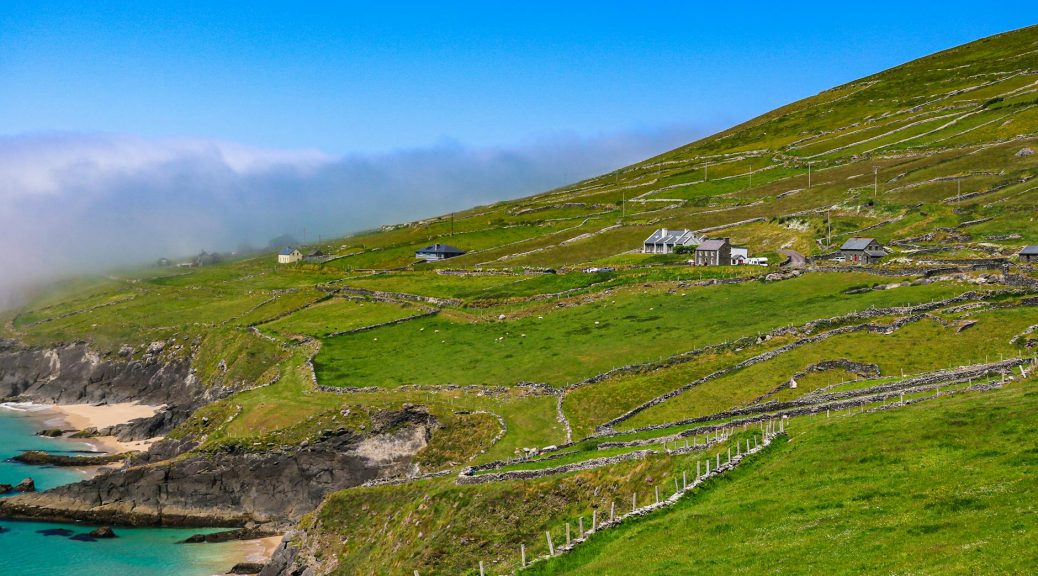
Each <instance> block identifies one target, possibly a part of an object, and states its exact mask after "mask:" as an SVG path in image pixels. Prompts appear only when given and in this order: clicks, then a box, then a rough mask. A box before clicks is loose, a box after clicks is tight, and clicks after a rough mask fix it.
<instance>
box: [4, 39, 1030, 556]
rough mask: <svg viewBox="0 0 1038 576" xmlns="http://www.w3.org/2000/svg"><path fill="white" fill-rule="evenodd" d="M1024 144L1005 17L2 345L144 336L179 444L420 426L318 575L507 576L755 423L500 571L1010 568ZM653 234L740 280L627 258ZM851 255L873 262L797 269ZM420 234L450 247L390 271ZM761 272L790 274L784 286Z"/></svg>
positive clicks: (1026, 367)
mask: <svg viewBox="0 0 1038 576" xmlns="http://www.w3.org/2000/svg"><path fill="white" fill-rule="evenodd" d="M1035 150H1038V27H1031V28H1026V29H1022V30H1018V31H1014V32H1009V33H1006V34H1002V35H998V36H994V37H991V38H986V39H983V40H979V41H977V42H973V43H971V44H967V45H964V46H960V47H957V48H953V49H950V50H947V51H944V52H941V53H938V54H934V55H932V56H928V57H926V58H922V59H919V60H916V61H913V62H910V63H907V64H904V65H902V66H899V67H897V68H893V69H891V70H887V71H884V72H881V73H878V74H875V75H873V76H869V77H867V78H863V79H861V80H857V81H855V82H852V83H849V84H846V85H843V86H839V87H836V88H833V89H831V90H827V91H825V92H823V93H821V94H818V95H816V96H813V97H811V98H807V99H805V100H802V101H800V102H796V103H793V104H790V105H788V106H785V107H782V108H780V109H778V110H775V111H773V112H770V113H768V114H765V115H763V116H761V117H759V118H755V119H753V120H751V121H749V122H746V123H744V124H741V125H739V126H735V127H733V128H731V129H729V130H726V131H724V132H721V133H719V134H716V135H714V136H711V137H708V138H705V139H703V140H700V141H697V142H694V143H691V144H689V145H687V146H683V147H681V148H678V149H676V150H672V151H670V152H667V153H665V154H662V155H660V156H658V157H655V158H651V159H648V160H646V161H644V162H641V163H638V164H635V165H632V166H628V167H625V168H622V169H619V170H616V171H615V172H612V173H609V174H604V175H601V176H598V177H595V178H590V179H588V180H585V181H582V182H577V183H574V184H572V185H569V186H565V187H562V188H559V189H556V190H551V191H548V192H545V193H543V194H538V195H535V196H531V197H528V198H522V199H517V200H509V201H504V202H499V203H496V204H493V205H490V206H480V207H475V208H472V209H470V210H467V211H464V212H459V213H456V214H454V215H451V216H442V217H437V218H430V219H427V220H423V221H418V222H411V223H406V224H400V225H395V226H387V227H384V228H382V229H380V230H377V231H370V232H365V233H361V234H357V235H353V236H349V237H345V238H341V239H336V240H333V241H328V242H325V243H323V244H322V245H320V246H307V247H305V249H304V252H309V251H311V250H313V249H315V248H320V250H322V251H323V252H324V253H326V254H328V255H329V257H328V258H326V259H324V260H323V261H321V262H298V263H294V264H286V265H279V264H276V258H275V256H274V255H273V254H262V255H259V256H251V257H248V258H240V259H232V260H230V261H227V262H224V263H220V264H215V265H211V266H205V267H200V268H189V269H178V268H149V269H139V270H132V271H121V272H118V273H113V274H109V275H103V276H101V275H99V276H97V277H95V278H80V279H76V280H74V281H68V282H64V283H60V284H57V285H55V286H53V287H51V288H50V289H48V290H47V291H45V292H42V293H40V294H38V295H36V296H35V297H34V299H33V300H32V301H31V302H29V303H28V304H26V305H25V306H23V307H22V308H21V309H19V310H14V311H10V312H7V313H4V314H3V316H0V320H2V329H0V336H2V337H4V338H10V339H14V340H17V341H19V342H22V343H25V344H29V345H33V346H41V347H43V346H55V345H58V344H61V343H72V342H87V343H89V345H90V346H91V347H92V349H93V350H95V351H96V352H97V353H98V354H100V355H101V356H102V357H108V358H130V359H134V358H141V357H143V355H144V354H145V352H146V351H147V349H148V347H149V346H150V345H151V344H152V343H153V342H164V343H165V346H163V347H162V352H161V355H160V357H161V358H162V359H164V360H173V359H177V358H184V359H190V361H191V362H192V366H193V367H194V368H195V370H196V373H197V375H198V377H199V378H200V379H201V380H202V381H203V382H206V383H207V384H208V385H210V386H213V387H220V388H221V389H231V390H232V391H233V390H237V392H234V393H233V394H231V395H229V396H225V397H223V398H222V399H219V400H216V401H213V402H211V403H210V404H208V405H206V406H204V407H202V408H200V409H199V410H198V411H196V412H195V413H194V414H193V415H192V416H191V417H190V418H189V419H187V421H185V422H183V423H182V424H180V425H179V426H178V427H177V428H176V429H175V430H173V431H172V432H171V433H170V435H171V436H173V437H178V438H191V439H195V440H198V441H199V442H200V445H199V447H198V448H196V449H195V450H196V451H198V452H202V453H209V452H214V451H217V449H219V448H222V447H225V446H228V445H233V446H238V447H245V448H243V449H249V450H269V449H273V448H274V447H276V446H291V445H295V444H298V443H299V442H301V441H304V440H308V439H313V438H315V437H316V436H317V435H318V434H319V433H320V429H321V420H322V419H323V418H332V419H335V418H337V416H336V414H338V413H340V411H342V410H343V409H344V408H347V407H364V408H382V407H399V406H400V405H402V404H405V403H413V404H420V405H424V406H427V407H428V408H429V410H430V412H431V413H432V414H433V415H434V416H435V417H436V418H437V419H438V421H439V423H440V427H439V428H438V429H437V431H436V432H435V433H434V437H433V439H432V441H431V442H430V445H429V447H428V448H426V449H425V452H424V453H423V454H422V455H421V456H420V462H419V464H420V467H421V470H420V471H421V472H422V473H432V472H440V471H445V470H448V471H449V473H448V474H446V475H442V476H436V477H431V478H426V479H420V480H414V481H404V482H403V483H401V484H393V485H387V486H374V487H358V488H353V489H349V490H345V491H342V492H338V493H335V494H332V495H330V496H328V497H327V498H326V500H325V504H324V505H323V506H322V507H321V508H320V509H319V510H317V511H315V512H314V513H313V514H311V515H310V516H308V517H307V518H306V519H304V521H303V523H302V527H303V528H305V530H306V535H305V537H303V538H301V539H300V540H299V543H298V544H297V545H298V546H300V549H301V550H302V551H303V557H305V559H306V560H307V561H309V562H311V563H312V564H313V565H314V566H317V567H319V569H320V570H321V571H323V572H326V573H335V574H371V573H380V574H401V575H407V576H410V575H412V574H413V573H414V571H416V570H417V571H418V572H419V573H420V574H422V575H423V576H425V575H430V574H466V573H468V574H478V573H479V568H478V564H479V562H481V561H482V562H484V563H485V570H486V573H488V574H490V573H492V574H505V573H512V572H515V571H519V570H521V568H522V566H521V563H522V562H521V556H520V550H521V546H525V549H526V552H527V555H528V559H530V560H532V559H534V558H537V557H541V556H546V555H547V554H548V547H547V542H546V536H545V532H549V533H551V534H553V538H554V539H555V540H554V544H555V545H556V546H560V545H561V543H562V542H564V541H565V532H564V531H565V526H566V524H567V523H569V524H570V530H571V531H572V532H573V534H574V535H575V534H576V531H577V530H578V526H579V522H580V521H583V522H584V523H586V524H587V526H588V527H590V522H591V518H592V514H595V515H596V518H598V517H603V518H604V517H605V515H606V514H607V513H608V511H609V509H610V507H611V506H613V505H614V502H622V503H623V506H626V508H625V509H624V510H623V512H624V513H626V512H629V511H630V508H631V506H630V498H631V497H632V494H641V495H642V497H643V498H645V500H644V501H643V502H644V504H648V503H650V500H649V499H650V498H654V494H655V490H656V489H659V490H661V491H662V492H663V497H664V498H666V497H667V496H669V495H670V494H672V493H674V490H675V484H674V482H675V481H676V480H677V479H678V478H679V477H681V474H682V472H684V473H685V474H686V475H687V474H689V473H692V472H694V470H695V468H696V466H697V463H701V462H703V461H705V460H709V459H713V461H714V462H715V464H714V466H716V465H717V463H719V462H726V461H727V457H728V453H729V452H728V451H729V449H731V450H733V451H734V453H735V454H737V455H738V454H740V453H741V451H742V450H743V449H744V448H745V446H746V442H747V441H748V440H749V441H751V442H752V441H754V440H755V439H757V438H759V437H760V434H759V426H760V425H761V422H762V421H764V420H770V419H774V418H781V416H783V415H785V416H788V418H787V419H786V424H785V426H786V427H788V436H778V437H777V438H776V439H775V440H774V443H773V444H771V445H769V446H768V447H767V448H766V449H763V450H761V451H760V452H755V453H754V454H753V455H752V456H750V457H747V458H746V459H745V461H742V460H740V461H739V462H740V464H739V465H738V466H736V467H735V468H734V470H732V471H731V472H728V473H726V474H725V475H723V476H718V477H716V478H712V479H710V480H708V481H706V482H705V483H704V484H703V486H702V487H700V488H697V489H696V490H693V491H691V492H690V493H689V494H687V495H686V496H685V497H683V498H682V499H680V500H678V501H677V503H675V505H674V506H671V507H667V508H666V509H663V510H659V511H655V512H652V513H651V514H647V515H645V516H643V517H641V518H640V519H636V520H631V521H625V522H623V523H620V524H619V525H617V526H614V527H610V528H609V529H607V530H602V531H600V532H598V533H596V534H594V535H593V536H592V537H591V538H589V540H588V541H587V542H585V543H583V544H579V545H577V546H575V547H574V549H573V551H572V552H570V553H568V554H565V555H562V556H559V557H558V558H554V559H551V560H542V561H539V562H538V563H536V564H535V565H534V566H533V567H531V568H528V569H527V571H526V572H523V573H530V574H634V573H637V574H685V573H710V574H715V573H716V574H728V573H746V574H758V573H795V574H800V573H817V574H823V573H824V574H829V573H841V574H843V573H846V574H851V573H855V574H857V573H880V572H882V573H898V574H921V573H926V574H932V573H998V574H1025V573H1028V572H1029V571H1030V570H1031V569H1032V567H1033V566H1035V565H1038V552H1036V550H1038V546H1036V545H1035V544H1038V542H1036V540H1035V538H1036V537H1035V534H1036V526H1035V520H1034V518H1035V516H1034V512H1035V511H1034V504H1033V502H1035V501H1038V490H1036V486H1035V481H1034V478H1035V472H1036V467H1038V461H1036V460H1035V444H1034V440H1033V437H1034V435H1033V430H1034V428H1035V426H1036V425H1038V413H1036V411H1035V408H1036V402H1038V396H1036V394H1038V392H1036V388H1035V383H1034V377H1033V374H1032V372H1030V370H1031V366H1032V365H1031V364H1030V361H1032V359H1033V358H1034V357H1035V352H1034V350H1035V346H1036V345H1038V332H1036V331H1035V327H1036V326H1038V306H1036V304H1038V298H1035V296H1038V268H1035V267H1034V266H1032V265H1031V264H1030V263H1028V262H1024V261H1021V259H1020V258H1019V257H1018V256H1017V252H1018V251H1019V250H1020V249H1021V248H1022V247H1023V246H1024V245H1026V244H1038V225H1036V224H1035V222H1034V219H1035V217H1036V216H1038V181H1033V180H1034V178H1035V176H1036V175H1038V155H1036V154H1034V151H1035ZM659 228H669V229H684V228H687V229H691V230H695V231H699V232H701V233H702V234H704V235H707V236H710V237H728V238H730V239H731V241H732V243H733V244H736V245H739V246H745V247H747V248H748V249H749V252H750V255H751V256H763V257H767V258H768V259H769V263H770V266H767V267H760V266H716V267H704V266H689V265H688V264H687V261H688V259H689V256H688V255H680V254H666V255H664V254H642V253H641V246H642V242H643V241H644V239H645V238H646V237H648V236H649V235H650V234H651V233H652V232H653V231H654V230H656V229H659ZM858 236H868V237H875V238H876V239H877V240H878V241H879V242H880V243H881V244H883V245H884V246H885V247H886V248H887V249H888V251H889V253H890V254H889V256H887V257H885V258H883V259H882V261H881V262H880V263H878V264H871V265H861V266H851V265H850V264H849V263H847V262H841V261H838V260H835V259H831V258H829V257H828V256H831V255H833V253H834V252H835V251H836V250H837V249H838V248H839V247H840V245H841V244H843V242H844V241H846V240H847V239H849V238H851V237H858ZM435 242H442V243H447V244H450V245H453V246H457V247H459V248H461V249H463V250H465V251H466V254H464V255H462V256H459V257H457V258H452V259H448V260H445V261H441V262H435V263H424V262H423V263H419V262H417V261H416V260H415V254H414V253H415V251H416V250H417V249H420V248H423V247H425V246H427V245H429V244H432V243H435ZM783 251H794V252H796V253H799V254H802V255H804V256H807V257H809V258H810V259H811V260H810V262H809V263H808V265H807V266H806V267H804V268H802V269H800V268H797V269H792V268H791V267H783V266H780V265H779V264H780V263H781V262H783V260H785V259H786V258H787V256H786V254H785V253H784V252H783ZM592 268H594V269H596V270H594V271H592V270H590V269H592ZM964 366H965V367H969V368H962V367H964ZM315 382H316V385H315ZM794 382H795V386H793V384H792V383H794ZM210 422H212V423H216V424H214V425H212V426H210V425H208V423H210ZM502 423H503V424H504V428H501V424H502ZM718 428H723V429H725V430H727V431H728V432H730V433H731V435H730V436H725V437H723V438H721V439H719V441H718V442H717V443H715V444H711V445H710V446H709V447H707V448H705V449H704V450H700V451H695V450H693V451H691V452H688V453H681V451H680V450H678V451H677V452H675V451H674V450H675V448H680V447H683V446H684V443H685V442H686V441H687V440H690V439H691V440H692V441H693V446H695V442H696V441H699V442H702V441H703V440H704V439H705V438H708V437H709V436H710V435H711V434H714V433H716V430H717V429H718ZM755 435H756V436H755ZM632 442H633V443H632ZM545 447H552V448H550V449H546V450H541V451H540V452H539V453H538V452H537V451H529V450H527V451H525V452H524V450H523V449H534V448H545ZM642 450H651V451H652V452H651V453H649V454H648V455H646V456H645V457H644V458H637V459H636V455H633V454H634V453H636V452H638V451H642ZM668 450H669V451H668ZM603 457H617V458H616V460H618V461H610V462H608V463H605V464H602V465H595V462H596V461H597V459H600V458H603ZM625 458H628V459H626V460H624V459H625ZM513 459H514V460H513ZM502 461H507V462H502ZM586 462H592V464H588V466H589V467H590V468H589V469H587V470H580V471H572V470H567V469H563V470H559V471H558V472H557V473H553V474H548V475H546V476H544V477H539V478H533V479H525V480H518V479H503V480H486V479H479V478H478V477H479V476H480V475H481V474H490V475H492V474H494V473H501V472H516V471H523V470H527V471H533V470H544V469H551V468H556V467H559V466H564V465H572V464H580V463H586ZM475 464H486V465H487V466H488V469H487V470H484V471H475V472H473V474H472V475H473V477H475V478H476V479H475V480H472V483H466V482H467V481H468V480H463V481H461V482H459V481H458V473H460V472H461V471H462V470H463V469H464V468H465V467H466V466H470V465H475ZM650 495H652V496H650ZM644 504H643V506H644Z"/></svg>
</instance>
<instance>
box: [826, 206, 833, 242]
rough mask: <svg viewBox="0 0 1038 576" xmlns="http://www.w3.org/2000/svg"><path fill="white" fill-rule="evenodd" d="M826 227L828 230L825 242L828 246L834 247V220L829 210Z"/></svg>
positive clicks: (827, 211)
mask: <svg viewBox="0 0 1038 576" xmlns="http://www.w3.org/2000/svg"><path fill="white" fill-rule="evenodd" d="M825 227H826V230H827V232H826V234H825V244H826V246H829V247H832V245H833V221H832V219H831V218H830V217H829V210H826V211H825Z"/></svg>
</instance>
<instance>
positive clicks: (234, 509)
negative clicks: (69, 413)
mask: <svg viewBox="0 0 1038 576" xmlns="http://www.w3.org/2000/svg"><path fill="white" fill-rule="evenodd" d="M378 422H379V423H378V426H376V427H374V429H372V430H370V431H368V432H366V433H364V434H358V433H355V432H347V431H344V430H343V431H339V432H335V433H333V434H331V435H330V436H326V437H323V438H322V439H320V440H319V441H316V442H313V443H307V444H306V445H300V446H294V447H291V448H283V449H279V450H274V451H270V452H263V453H227V452H221V453H216V454H195V453H189V454H188V455H186V456H181V457H178V458H175V459H172V460H165V461H159V462H152V463H145V464H140V465H136V466H132V467H130V468H126V469H121V470H114V471H110V472H107V473H104V474H101V475H99V476H96V477H94V478H92V479H90V480H86V481H83V482H79V483H76V484H70V485H67V486H61V487H59V488H55V489H52V490H48V491H46V492H41V493H36V494H23V495H19V496H15V497H13V498H7V499H4V500H3V501H0V516H6V517H16V518H35V519H48V520H85V521H89V522H94V523H106V524H108V523H112V524H130V525H161V526H239V525H245V524H247V523H249V522H256V523H274V524H278V525H284V524H287V523H289V522H292V521H294V520H296V519H298V518H299V516H300V515H302V514H304V513H306V512H309V511H311V510H313V509H314V508H316V507H317V505H318V504H319V503H320V502H321V499H322V498H323V497H324V495H325V494H327V493H328V492H331V491H335V490H342V489H344V488H349V487H351V486H356V485H359V484H362V483H364V482H366V481H368V480H374V479H379V478H386V477H391V476H397V475H402V474H407V473H409V472H411V470H412V468H413V464H412V459H413V457H414V455H415V454H416V453H417V452H418V451H419V450H421V449H422V448H424V447H425V446H426V444H427V442H428V439H429V434H430V430H431V427H432V424H433V422H432V418H431V417H430V416H429V414H428V413H427V412H425V411H424V410H423V409H421V408H406V409H404V410H401V411H397V412H389V413H385V415H384V417H382V418H379V419H378Z"/></svg>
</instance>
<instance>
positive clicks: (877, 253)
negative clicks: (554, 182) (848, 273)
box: [840, 238, 887, 264]
mask: <svg viewBox="0 0 1038 576" xmlns="http://www.w3.org/2000/svg"><path fill="white" fill-rule="evenodd" d="M886 255H887V251H886V250H884V249H883V246H881V245H880V243H879V242H877V241H876V239H875V238H851V239H850V240H847V241H846V242H844V243H843V246H841V247H840V256H843V257H844V258H846V259H847V261H848V262H854V263H857V264H871V263H873V262H877V261H879V259H880V258H883V257H884V256H886Z"/></svg>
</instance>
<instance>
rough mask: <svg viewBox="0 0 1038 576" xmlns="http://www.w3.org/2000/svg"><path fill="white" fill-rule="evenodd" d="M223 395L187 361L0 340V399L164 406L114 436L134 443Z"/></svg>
mask: <svg viewBox="0 0 1038 576" xmlns="http://www.w3.org/2000/svg"><path fill="white" fill-rule="evenodd" d="M225 392H226V391H223V390H219V389H214V388H210V387H207V386H206V385H205V384H204V383H203V382H201V381H200V380H199V379H198V378H196V377H195V374H194V371H193V370H192V369H191V365H190V362H189V361H188V360H186V359H179V360H165V359H162V358H160V357H159V356H157V355H155V354H146V355H145V356H144V357H143V358H141V359H139V360H129V359H126V358H123V357H119V356H115V357H104V358H103V357H101V356H100V355H99V354H97V353H95V352H93V351H92V350H90V348H89V347H88V346H87V345H86V344H69V345H66V346H62V347H58V348H46V349H43V348H30V347H25V346H20V345H18V344H17V343H14V342H11V341H3V340H0V398H19V399H24V400H31V401H34V402H41V403H59V404H61V403H64V404H96V403H100V402H108V403H115V402H140V403H142V404H149V405H156V406H157V405H165V406H166V407H167V409H166V410H164V411H162V412H159V413H158V414H156V415H155V416H153V417H151V418H144V419H140V420H136V421H134V422H131V423H129V424H126V425H123V426H120V427H118V428H117V429H116V430H113V431H112V432H113V433H115V434H117V435H118V436H120V438H122V439H124V440H137V439H142V438H149V437H152V436H156V435H159V434H163V433H165V432H167V431H169V430H171V429H172V428H173V427H174V426H176V425H177V424H179V423H180V422H182V421H183V420H184V418H186V417H187V415H188V414H190V412H191V410H192V409H193V408H195V407H197V406H199V405H200V404H202V403H204V402H206V401H208V400H212V399H214V398H216V397H219V396H221V395H223V394H224V393H225Z"/></svg>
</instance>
